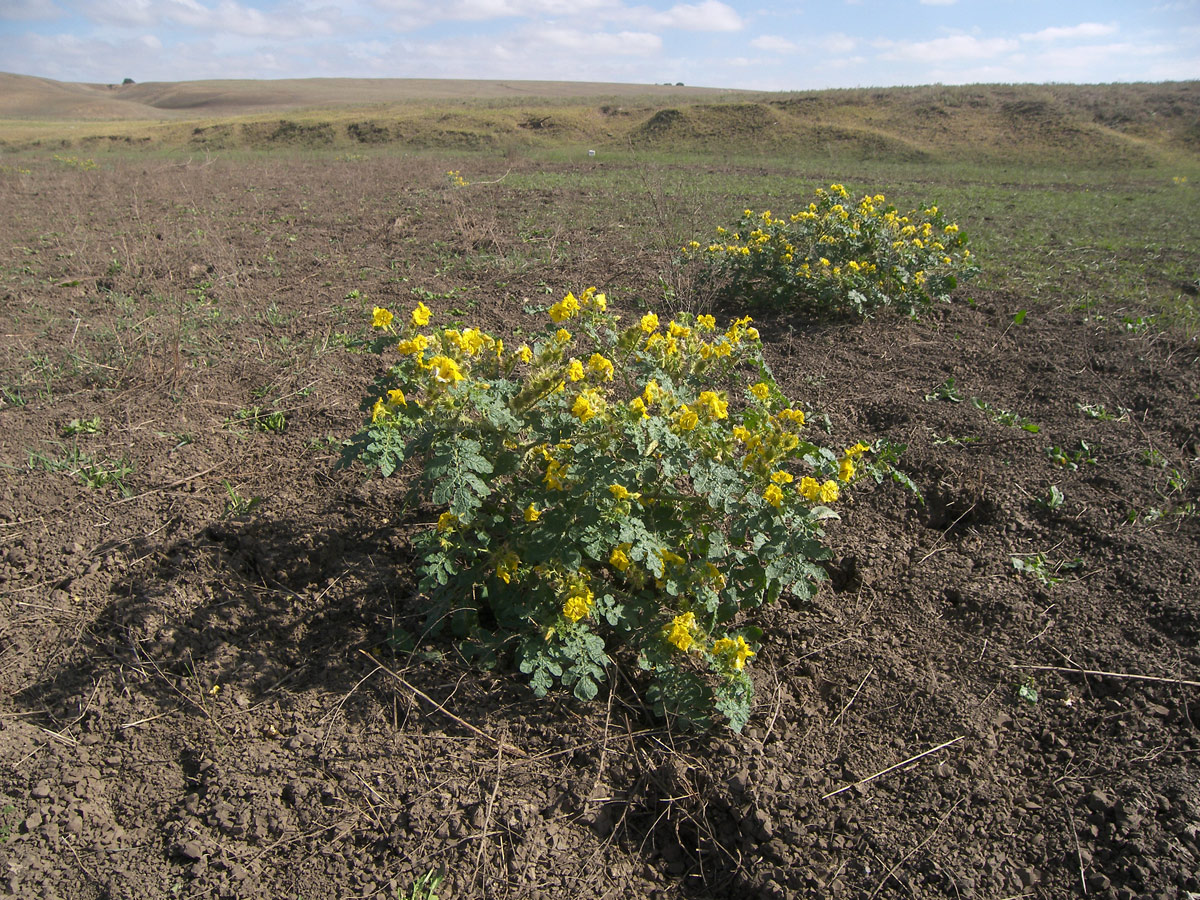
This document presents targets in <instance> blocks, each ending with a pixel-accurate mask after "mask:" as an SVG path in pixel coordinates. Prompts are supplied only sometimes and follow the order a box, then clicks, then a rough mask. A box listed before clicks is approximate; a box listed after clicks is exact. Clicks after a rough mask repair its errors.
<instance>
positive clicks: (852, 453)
mask: <svg viewBox="0 0 1200 900" xmlns="http://www.w3.org/2000/svg"><path fill="white" fill-rule="evenodd" d="M870 449H871V448H870V447H868V446H867V445H866V444H864V443H863V442H862V441H859V442H858V443H857V444H855V445H854V446H853V447H847V448H846V455H847V456H848V457H850V458H851V459H857V458H858V457H860V456H862V455H863V454H864V453H866V452H867V451H868V450H870Z"/></svg>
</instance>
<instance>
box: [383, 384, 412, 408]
mask: <svg viewBox="0 0 1200 900" xmlns="http://www.w3.org/2000/svg"><path fill="white" fill-rule="evenodd" d="M388 403H390V404H392V406H408V400H407V399H406V398H405V396H404V391H402V390H400V388H392V390H390V391H388Z"/></svg>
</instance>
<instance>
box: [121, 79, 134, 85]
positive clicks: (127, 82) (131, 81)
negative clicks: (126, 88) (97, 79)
mask: <svg viewBox="0 0 1200 900" xmlns="http://www.w3.org/2000/svg"><path fill="white" fill-rule="evenodd" d="M121 84H137V82H136V81H134V80H133V79H132V78H126V79H125V80H124V81H122V82H121Z"/></svg>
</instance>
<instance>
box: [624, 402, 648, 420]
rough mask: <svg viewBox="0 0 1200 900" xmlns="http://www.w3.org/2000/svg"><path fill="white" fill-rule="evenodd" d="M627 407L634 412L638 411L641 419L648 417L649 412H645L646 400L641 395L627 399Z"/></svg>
mask: <svg viewBox="0 0 1200 900" xmlns="http://www.w3.org/2000/svg"><path fill="white" fill-rule="evenodd" d="M629 408H630V409H632V410H633V411H634V412H635V413H639V414H640V415H641V417H642V418H643V419H648V418H650V413H648V412H646V401H645V400H643V399H642V398H641V397H634V398H633V399H632V400H630V401H629Z"/></svg>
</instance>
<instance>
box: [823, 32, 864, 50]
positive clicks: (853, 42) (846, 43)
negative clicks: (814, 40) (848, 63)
mask: <svg viewBox="0 0 1200 900" xmlns="http://www.w3.org/2000/svg"><path fill="white" fill-rule="evenodd" d="M818 43H819V44H820V47H821V49H822V50H824V51H825V52H826V53H849V52H850V51H851V50H853V49H854V48H855V47H857V46H858V38H853V37H850V35H848V34H842V33H840V32H835V33H834V34H827V35H825V37H823V38H821V39H820V41H818Z"/></svg>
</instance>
